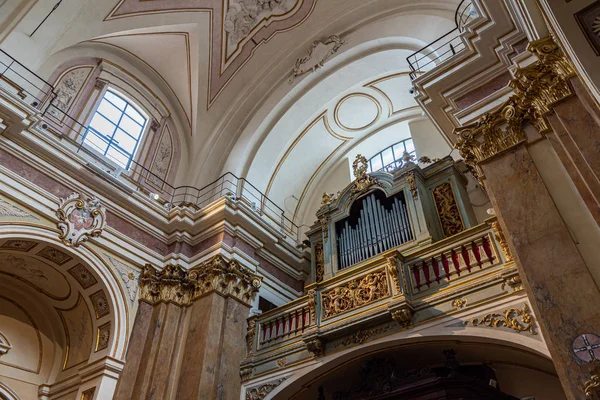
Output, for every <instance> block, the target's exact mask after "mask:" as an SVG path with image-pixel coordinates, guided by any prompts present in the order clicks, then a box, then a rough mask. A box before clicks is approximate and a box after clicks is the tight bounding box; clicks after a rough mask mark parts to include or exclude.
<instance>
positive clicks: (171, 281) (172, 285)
mask: <svg viewBox="0 0 600 400" xmlns="http://www.w3.org/2000/svg"><path fill="white" fill-rule="evenodd" d="M139 285H140V300H143V301H147V302H149V303H152V304H154V303H159V302H161V301H162V302H171V303H175V304H178V305H189V304H190V302H191V299H192V297H193V295H194V292H195V285H194V284H193V283H192V282H191V281H190V280H189V278H188V273H187V271H186V270H184V269H183V268H181V267H179V266H176V265H167V266H166V267H165V268H163V269H162V270H160V271H159V270H157V269H156V268H154V267H153V266H152V265H150V264H146V266H145V267H144V270H143V271H142V274H141V276H140V283H139Z"/></svg>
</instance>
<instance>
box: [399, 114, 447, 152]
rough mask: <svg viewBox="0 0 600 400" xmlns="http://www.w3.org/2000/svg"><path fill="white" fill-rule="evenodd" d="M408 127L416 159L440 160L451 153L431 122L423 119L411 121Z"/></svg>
mask: <svg viewBox="0 0 600 400" xmlns="http://www.w3.org/2000/svg"><path fill="white" fill-rule="evenodd" d="M408 125H409V129H410V135H411V136H412V138H413V142H414V144H415V150H416V151H417V156H418V157H422V156H428V157H430V158H442V157H446V156H447V155H448V154H450V152H451V151H452V147H450V145H449V144H448V142H446V140H445V139H444V137H443V136H442V135H440V133H439V131H438V130H437V128H436V127H435V126H434V125H433V123H432V122H431V120H429V119H426V118H424V119H420V120H416V121H412V122H410V123H409V124H408Z"/></svg>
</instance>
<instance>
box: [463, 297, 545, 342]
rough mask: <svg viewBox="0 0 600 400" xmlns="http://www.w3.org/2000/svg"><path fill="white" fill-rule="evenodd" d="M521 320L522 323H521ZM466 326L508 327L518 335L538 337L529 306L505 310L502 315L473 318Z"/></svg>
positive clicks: (492, 314) (495, 314)
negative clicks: (522, 333)
mask: <svg viewBox="0 0 600 400" xmlns="http://www.w3.org/2000/svg"><path fill="white" fill-rule="evenodd" d="M519 318H520V321H519ZM465 324H471V325H473V326H481V325H484V326H488V327H490V328H499V327H506V328H509V329H512V330H514V331H515V332H517V333H521V332H529V333H530V334H531V335H537V332H536V331H535V321H534V318H533V315H531V314H530V311H529V306H528V305H527V304H524V305H523V308H522V309H519V308H509V309H507V310H504V311H503V312H502V314H497V313H489V314H486V315H484V316H483V317H482V318H481V319H479V318H472V319H471V320H469V321H466V322H465Z"/></svg>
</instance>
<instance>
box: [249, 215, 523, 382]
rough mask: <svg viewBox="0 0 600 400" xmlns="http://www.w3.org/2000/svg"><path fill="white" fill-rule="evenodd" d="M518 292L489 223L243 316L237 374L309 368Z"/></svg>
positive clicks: (372, 262) (383, 257)
mask: <svg viewBox="0 0 600 400" xmlns="http://www.w3.org/2000/svg"><path fill="white" fill-rule="evenodd" d="M522 290H523V288H522V285H521V281H520V278H519V276H518V273H517V270H516V266H515V264H514V262H513V261H512V258H511V257H510V255H509V254H506V253H505V243H504V238H503V236H502V235H501V232H499V226H498V224H497V220H496V218H495V217H492V218H489V219H487V220H486V221H485V222H484V223H482V224H480V225H477V226H475V227H473V228H471V229H468V230H465V231H463V232H461V233H459V234H457V235H454V236H452V237H449V238H447V239H444V240H441V241H439V242H436V243H434V244H431V245H429V246H426V247H421V248H416V249H412V250H407V251H405V252H401V251H399V250H398V249H393V250H391V251H388V252H385V253H382V254H379V255H377V256H374V257H372V258H371V259H369V260H367V262H365V263H363V264H361V265H360V266H358V267H355V268H348V269H347V270H343V271H342V272H341V273H339V274H337V275H336V276H334V277H332V278H330V279H327V280H324V281H322V282H317V283H314V284H311V285H310V286H307V287H306V292H307V295H305V296H303V297H301V298H299V299H297V300H295V301H293V302H290V303H288V304H286V305H284V306H281V307H278V308H275V309H273V310H271V311H269V312H267V313H265V314H262V315H258V316H253V317H251V318H250V319H249V330H248V335H249V336H248V346H249V348H248V350H249V351H248V357H247V358H246V360H245V361H244V363H243V364H242V372H243V373H242V376H243V378H245V379H249V378H250V377H257V376H261V375H265V374H269V373H270V372H272V371H274V370H277V369H281V368H282V367H283V366H285V365H287V366H290V365H291V364H292V363H293V364H294V365H297V364H301V363H305V362H309V361H310V360H312V359H314V358H315V357H319V356H322V355H328V354H331V353H334V352H337V351H340V350H343V348H344V347H346V346H347V345H349V344H353V345H356V344H363V343H365V342H367V341H370V340H373V339H374V338H378V337H381V336H385V335H388V334H392V333H395V332H398V331H401V330H410V329H414V328H415V327H417V326H419V325H421V324H424V323H428V322H430V321H433V320H435V319H438V318H442V317H445V316H448V315H452V314H454V313H456V312H460V311H461V310H463V308H464V307H465V306H466V305H467V303H468V305H469V307H471V306H475V305H477V304H482V303H488V302H490V301H494V300H497V299H502V298H504V297H506V296H511V295H513V294H515V293H517V292H521V291H522ZM519 295H522V293H519ZM467 298H468V300H467Z"/></svg>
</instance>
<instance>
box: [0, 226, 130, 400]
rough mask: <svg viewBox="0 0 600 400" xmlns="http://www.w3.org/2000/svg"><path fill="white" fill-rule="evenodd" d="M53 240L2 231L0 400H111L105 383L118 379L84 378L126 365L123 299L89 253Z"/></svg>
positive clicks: (42, 233)
mask: <svg viewBox="0 0 600 400" xmlns="http://www.w3.org/2000/svg"><path fill="white" fill-rule="evenodd" d="M9 231H10V232H9ZM26 232H27V233H26ZM49 235H50V232H47V231H46V230H44V229H40V228H33V227H17V228H15V227H14V226H4V227H3V228H2V230H1V231H0V381H2V383H3V384H4V386H3V387H0V399H5V398H6V399H10V400H12V399H19V398H20V399H30V398H31V399H33V398H38V396H39V395H40V394H44V395H47V396H53V395H57V394H58V393H64V394H67V393H69V396H78V397H77V398H80V397H81V395H82V394H83V393H84V392H87V393H91V392H90V391H91V390H93V391H95V392H96V393H99V394H103V395H112V392H111V393H108V392H105V390H106V387H109V386H110V384H108V385H107V384H106V383H107V382H105V381H107V380H111V379H112V380H113V381H114V380H115V379H116V378H115V376H113V377H108V376H107V375H105V374H99V375H98V374H93V375H91V376H90V375H89V374H86V373H85V371H86V370H88V369H89V368H94V369H97V370H99V371H102V370H104V369H105V368H111V367H110V364H111V361H110V360H109V358H110V359H112V360H115V361H117V360H119V359H123V357H124V346H125V342H126V340H127V330H128V328H127V326H126V325H127V322H126V321H127V310H126V308H125V301H124V298H123V297H124V295H123V293H122V290H121V288H120V287H119V285H118V284H117V283H116V281H115V280H114V279H113V276H112V272H111V271H110V270H109V269H108V268H106V267H104V266H101V265H100V266H99V263H98V260H96V261H92V260H93V257H90V256H91V254H90V253H89V252H88V251H87V250H86V249H81V251H77V252H75V251H72V250H71V249H69V248H67V247H66V246H64V245H62V244H61V243H59V242H58V240H57V239H54V240H52V239H51V238H49V237H47V236H49ZM116 365H117V364H114V363H113V365H112V368H113V370H114V367H115V366H116ZM118 368H119V367H117V370H115V371H118ZM117 375H118V374H117ZM59 382H61V384H60V385H56V384H57V383H59ZM101 386H103V387H101ZM109 391H110V389H109ZM3 396H4V397H3ZM73 398H75V397H73ZM90 398H91V397H90Z"/></svg>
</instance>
